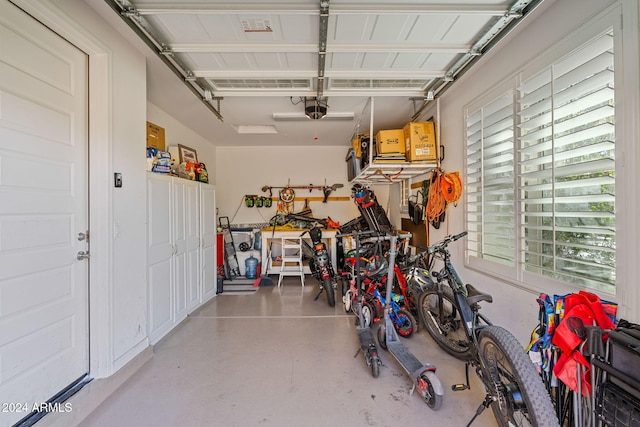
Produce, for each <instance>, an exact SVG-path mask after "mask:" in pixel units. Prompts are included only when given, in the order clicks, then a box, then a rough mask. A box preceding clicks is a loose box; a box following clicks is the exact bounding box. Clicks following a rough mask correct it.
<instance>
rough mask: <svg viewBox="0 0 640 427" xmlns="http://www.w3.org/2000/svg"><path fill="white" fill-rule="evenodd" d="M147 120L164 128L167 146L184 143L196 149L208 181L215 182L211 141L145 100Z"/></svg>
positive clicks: (214, 151)
mask: <svg viewBox="0 0 640 427" xmlns="http://www.w3.org/2000/svg"><path fill="white" fill-rule="evenodd" d="M147 120H148V121H150V122H151V123H155V124H157V125H158V126H161V127H163V128H164V130H165V142H166V145H167V147H168V146H170V145H174V146H177V145H178V144H182V145H186V146H187V147H189V148H193V149H194V150H196V153H197V154H198V161H199V162H202V163H204V164H205V166H206V167H207V172H208V173H209V183H211V184H215V183H216V182H215V173H213V170H214V169H215V168H214V166H215V164H216V150H215V147H214V146H213V144H212V143H211V141H207V140H206V139H204V138H203V137H202V136H200V135H198V134H197V133H195V132H194V131H192V130H191V129H190V128H188V127H187V126H185V125H184V124H182V122H179V121H178V120H176V119H175V118H173V117H172V116H171V115H169V114H168V113H167V112H165V111H163V110H161V109H160V108H158V107H157V106H156V105H154V104H152V103H151V102H148V101H147Z"/></svg>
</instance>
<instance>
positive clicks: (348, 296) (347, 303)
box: [342, 289, 353, 313]
mask: <svg viewBox="0 0 640 427" xmlns="http://www.w3.org/2000/svg"><path fill="white" fill-rule="evenodd" d="M352 298H353V292H352V291H351V289H349V290H348V291H347V292H345V294H344V296H343V297H342V303H343V304H344V311H346V312H347V313H349V312H350V311H351V303H352V302H353V301H352Z"/></svg>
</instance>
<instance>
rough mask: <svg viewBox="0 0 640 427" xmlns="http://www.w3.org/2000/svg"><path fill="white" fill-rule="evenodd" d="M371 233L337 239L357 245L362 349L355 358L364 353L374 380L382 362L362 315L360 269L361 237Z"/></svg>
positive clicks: (356, 275)
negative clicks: (350, 240)
mask: <svg viewBox="0 0 640 427" xmlns="http://www.w3.org/2000/svg"><path fill="white" fill-rule="evenodd" d="M371 233H372V232H371V231H354V232H353V234H338V235H336V237H343V236H353V237H354V240H355V243H356V255H355V256H356V265H355V268H356V269H355V280H356V289H357V290H358V317H357V322H356V333H357V334H358V341H359V342H360V348H359V349H358V351H357V352H356V354H355V355H354V356H353V357H356V356H357V355H358V353H360V352H362V354H363V356H364V360H365V362H367V366H368V367H369V368H370V369H371V375H372V376H373V377H374V378H378V376H379V375H380V365H382V361H381V360H380V357H379V356H378V348H377V347H376V342H375V339H374V338H373V332H371V328H370V327H369V326H368V322H366V321H365V319H364V316H363V314H362V305H363V304H362V303H363V299H364V290H363V289H362V278H361V268H360V236H361V235H364V234H371Z"/></svg>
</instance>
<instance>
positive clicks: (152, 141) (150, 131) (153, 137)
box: [147, 122, 165, 151]
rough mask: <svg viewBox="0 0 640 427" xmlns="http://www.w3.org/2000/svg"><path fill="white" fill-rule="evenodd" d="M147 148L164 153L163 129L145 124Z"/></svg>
mask: <svg viewBox="0 0 640 427" xmlns="http://www.w3.org/2000/svg"><path fill="white" fill-rule="evenodd" d="M147 147H154V148H157V149H158V150H162V151H165V142H164V128H163V127H160V126H158V125H156V124H154V123H151V122H147Z"/></svg>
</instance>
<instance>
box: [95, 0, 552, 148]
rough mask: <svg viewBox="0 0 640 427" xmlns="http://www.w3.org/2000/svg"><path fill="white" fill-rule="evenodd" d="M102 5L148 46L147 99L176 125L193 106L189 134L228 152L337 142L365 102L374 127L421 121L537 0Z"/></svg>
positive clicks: (359, 119)
mask: <svg viewBox="0 0 640 427" xmlns="http://www.w3.org/2000/svg"><path fill="white" fill-rule="evenodd" d="M105 1H106V3H107V4H109V5H110V6H111V8H112V11H111V14H112V16H105V18H108V20H110V21H111V22H113V16H115V14H114V13H113V11H116V12H117V13H118V14H119V15H120V16H121V17H122V18H123V20H122V21H123V22H126V23H127V24H128V25H129V28H126V27H125V26H123V25H122V22H120V23H118V24H116V26H117V28H119V29H120V31H121V32H122V33H123V34H124V35H125V36H126V37H128V38H131V37H132V36H133V37H138V38H140V39H142V40H145V41H146V44H147V45H148V46H150V47H151V49H146V53H147V54H148V55H149V56H150V60H149V62H148V63H149V73H148V80H149V81H148V87H149V99H150V100H151V102H153V103H154V104H156V105H158V106H159V107H160V108H162V109H164V110H166V111H167V112H168V113H170V114H172V115H174V116H176V117H177V118H179V119H181V120H182V121H184V120H186V119H187V117H180V116H181V115H182V116H184V115H185V114H186V111H188V110H193V109H194V108H196V107H195V105H198V107H197V111H198V114H195V115H194V114H193V113H192V114H191V115H190V116H189V118H188V119H189V120H191V121H193V120H196V117H198V118H199V119H198V120H199V121H200V123H198V124H194V125H192V126H193V128H194V129H195V130H196V131H199V133H203V131H204V132H205V133H206V136H207V138H209V139H212V140H214V142H215V143H216V145H234V146H238V145H240V146H242V145H249V146H252V145H267V146H270V145H281V146H288V145H314V144H315V145H317V144H322V145H345V146H347V145H348V144H349V140H350V137H351V135H352V134H353V133H354V131H356V130H362V128H364V127H366V128H368V126H369V120H368V118H369V115H368V111H369V110H368V108H369V107H368V105H370V104H368V103H367V102H368V100H369V98H370V97H374V105H375V107H374V111H375V116H374V130H378V129H390V128H391V129H392V128H398V127H402V125H403V124H404V123H406V122H408V121H410V120H411V119H412V118H420V119H424V118H421V117H418V116H416V113H418V112H419V111H420V110H419V108H420V107H421V106H422V105H423V104H424V103H425V102H426V98H427V97H430V96H431V95H433V96H436V97H437V96H438V95H439V94H440V93H441V92H442V91H443V90H444V89H445V88H446V87H447V85H448V84H450V83H451V82H453V81H455V79H456V78H457V77H459V75H460V74H461V73H462V72H463V71H464V70H465V69H466V68H468V67H469V66H470V65H471V64H472V62H473V60H474V58H477V57H478V56H479V55H480V54H482V53H485V52H486V50H487V49H488V48H489V47H490V46H491V44H492V43H493V42H495V41H496V39H497V38H496V36H497V35H498V34H499V33H500V32H501V31H502V32H504V30H505V29H508V28H509V27H510V26H512V25H514V23H515V22H518V21H520V20H522V17H521V16H522V15H523V14H526V13H527V12H528V11H529V10H530V9H531V8H533V7H534V6H536V5H537V4H538V3H539V2H540V0H538V1H535V0H464V1H463V0H453V1H451V0H450V1H442V2H435V1H431V0H427V1H425V0H422V1H418V0H404V1H403V2H402V3H396V2H393V1H391V0H386V1H384V0H366V1H365V0H331V1H328V0H281V1H278V2H268V1H257V0H254V1H246V0H236V1H233V2H221V1H215V0H210V1H198V2H183V1H175V0H174V1H168V0H135V1H133V0H131V1H127V0H105ZM107 12H108V9H103V12H102V13H103V15H106V13H107ZM136 34H137V35H136ZM138 43H139V41H138ZM151 57H155V58H153V60H152V59H151ZM160 67H164V70H161V69H160ZM168 69H172V70H173V72H174V74H173V75H172V76H170V77H171V79H172V80H171V84H172V85H174V86H175V85H181V84H183V83H184V84H186V85H187V87H188V88H189V89H190V90H191V92H192V97H191V102H192V103H193V104H194V105H193V106H191V107H190V108H187V109H185V107H184V106H183V107H180V108H179V111H177V112H174V111H172V110H173V109H176V107H177V106H178V105H179V103H178V102H176V97H177V96H178V92H175V91H168V90H167V87H166V85H167V84H168V83H167V81H165V80H164V78H166V77H167V76H168V74H167V70H168ZM181 92H184V90H181ZM172 98H173V99H172ZM203 99H204V101H203ZM305 99H306V100H309V101H310V100H313V99H318V100H320V101H321V106H324V105H326V107H327V114H326V116H325V117H324V118H322V119H320V120H311V119H307V118H306V117H305V116H304V112H305V102H304V100H305ZM203 105H206V106H207V107H208V109H209V115H208V119H206V123H201V122H202V112H201V111H200V110H202V106H203ZM309 105H313V103H312V102H311V103H310V104H309ZM216 116H219V117H216ZM332 116H341V117H340V118H341V119H342V120H339V121H338V120H331V118H332ZM282 118H289V119H292V118H302V119H303V120H298V121H288V120H287V121H283V120H281V119H282ZM278 119H280V120H278ZM358 126H360V128H358ZM256 132H257V133H256ZM212 135H214V136H212ZM316 137H317V139H316Z"/></svg>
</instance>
